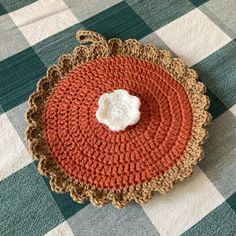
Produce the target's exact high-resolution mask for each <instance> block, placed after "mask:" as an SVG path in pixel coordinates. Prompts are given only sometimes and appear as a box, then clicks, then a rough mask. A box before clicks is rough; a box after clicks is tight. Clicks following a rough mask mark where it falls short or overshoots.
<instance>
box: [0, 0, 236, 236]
mask: <svg viewBox="0 0 236 236" xmlns="http://www.w3.org/2000/svg"><path fill="white" fill-rule="evenodd" d="M79 29H88V30H93V31H97V32H100V33H101V34H103V35H104V36H105V37H106V38H111V37H119V38H122V39H128V38H136V39H139V40H141V41H142V42H151V43H154V44H156V45H157V46H159V47H160V48H165V49H168V50H170V51H172V53H173V54H174V55H178V56H179V57H181V58H182V59H184V60H185V62H186V63H187V64H188V66H191V67H193V68H194V69H196V70H197V71H198V73H199V76H200V79H201V80H202V81H203V82H204V83H205V84H206V86H207V89H208V90H207V94H208V96H209V97H210V99H211V107H210V112H211V114H212V115H213V122H212V124H211V125H210V126H209V129H208V130H209V135H210V138H209V140H208V141H207V143H206V144H205V146H204V148H205V153H206V154H205V159H204V160H203V161H202V162H201V163H200V164H199V165H198V166H197V167H196V168H195V173H194V174H193V176H192V177H191V178H190V180H189V181H187V182H183V183H181V184H178V185H177V186H176V188H175V189H174V190H173V192H171V193H169V194H167V195H160V194H155V196H154V198H153V199H152V200H151V202H149V203H148V204H143V205H138V204H135V203H132V204H130V205H129V206H128V207H127V208H125V209H121V210H118V209H115V208H114V207H112V206H111V205H107V206H105V207H103V208H101V209H98V208H95V207H93V206H92V205H91V204H90V203H89V201H88V202H85V203H84V204H77V203H75V202H73V201H72V200H71V198H70V196H69V194H57V193H54V192H52V191H51V190H50V186H49V180H48V178H45V177H42V176H41V175H40V174H39V173H38V171H37V162H34V161H32V160H31V158H30V156H29V154H28V152H27V143H26V141H25V137H24V133H25V129H26V126H27V125H26V122H25V119H24V114H25V112H26V111H27V107H28V105H27V99H28V97H29V95H30V94H31V93H32V92H33V91H34V90H35V89H36V83H37V81H38V80H39V79H40V78H41V77H42V76H43V75H44V74H45V73H46V69H47V67H49V66H50V65H51V64H54V63H56V61H57V58H58V57H59V56H60V55H61V54H63V53H66V52H71V51H72V49H73V48H74V47H76V46H77V45H78V42H77V41H76V39H75V33H76V31H77V30H79ZM235 36H236V1H235V0H225V1H222V0H211V1H206V0H199V1H198V0H181V1H176V0H168V1H166V0H125V1H121V0H39V1H34V0H18V1H17V0H1V1H0V111H1V113H0V235H1V236H5V235H7V236H15V235H17V236H20V235H22V236H31V235H33V236H34V235H45V234H46V235H55V236H60V235H61V236H67V235H68V236H72V235H78V236H83V235H84V236H90V235H96V236H97V235H98V236H106V235H107V236H110V235H111V236H113V235H121V236H126V235H128V236H132V235H134V236H136V235H140V236H151V235H153V236H154V235H163V236H175V235H191V236H192V235H207V236H211V235H219V236H221V235H223V236H228V235H232V236H233V235H236V105H235V103H236V41H235Z"/></svg>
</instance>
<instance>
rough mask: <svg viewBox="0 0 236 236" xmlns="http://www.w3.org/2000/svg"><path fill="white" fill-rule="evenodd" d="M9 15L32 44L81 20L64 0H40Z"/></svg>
mask: <svg viewBox="0 0 236 236" xmlns="http://www.w3.org/2000/svg"><path fill="white" fill-rule="evenodd" d="M9 15H10V16H11V18H12V20H13V21H14V22H15V24H16V25H17V26H18V28H19V30H20V31H21V32H22V34H23V35H24V37H25V38H26V39H27V41H28V42H29V43H30V45H34V44H36V43H38V42H39V41H42V40H43V39H45V38H48V37H50V36H51V35H53V34H56V33H58V32H60V31H62V30H64V29H66V28H68V27H70V26H72V25H74V24H77V23H78V22H79V21H78V19H77V18H76V17H75V16H74V14H73V13H72V12H71V10H70V9H69V8H68V7H67V5H66V4H65V3H64V2H63V1H62V0H39V1H36V2H34V3H32V4H30V5H28V6H26V7H23V8H21V9H19V10H16V11H14V12H11V13H9Z"/></svg>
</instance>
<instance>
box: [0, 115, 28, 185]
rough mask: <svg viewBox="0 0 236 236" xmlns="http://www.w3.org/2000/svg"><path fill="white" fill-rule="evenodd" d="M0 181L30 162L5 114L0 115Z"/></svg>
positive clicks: (23, 146) (24, 148)
mask: <svg viewBox="0 0 236 236" xmlns="http://www.w3.org/2000/svg"><path fill="white" fill-rule="evenodd" d="M0 134H1V138H0V153H1V158H0V181H1V180H3V179H5V178H6V177H8V176H10V175H11V174H13V173H15V172H16V171H18V170H19V169H21V168H23V167H25V166H26V165H28V164H29V163H31V162H32V159H31V158H30V156H29V154H28V152H27V150H26V147H25V145H24V144H23V142H22V141H21V139H20V137H19V135H18V134H17V132H16V130H15V129H14V127H13V125H12V124H11V122H10V120H9V119H8V117H7V115H6V114H2V115H1V116H0Z"/></svg>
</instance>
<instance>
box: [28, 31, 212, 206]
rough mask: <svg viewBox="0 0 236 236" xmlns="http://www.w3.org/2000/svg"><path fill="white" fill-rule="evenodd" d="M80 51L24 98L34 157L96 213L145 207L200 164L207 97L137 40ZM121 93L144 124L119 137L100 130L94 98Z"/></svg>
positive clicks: (85, 34)
mask: <svg viewBox="0 0 236 236" xmlns="http://www.w3.org/2000/svg"><path fill="white" fill-rule="evenodd" d="M77 39H78V40H79V41H80V42H81V43H90V45H86V46H84V45H80V46H79V47H77V48H75V50H74V51H73V54H66V55H63V56H62V57H61V58H60V59H59V63H58V65H54V66H52V67H50V68H49V70H48V74H47V76H46V77H44V78H43V79H41V80H40V81H39V83H38V88H37V91H36V92H35V93H34V94H32V96H31V97H30V100H29V104H30V109H29V111H28V112H27V114H26V117H27V120H28V122H29V128H28V130H27V138H28V140H29V141H30V144H31V145H30V150H31V152H32V154H33V156H34V157H35V158H36V159H38V160H39V161H40V162H39V171H40V172H41V173H42V174H44V175H46V176H49V177H50V178H51V181H50V183H51V187H52V189H53V190H55V191H58V192H66V191H67V192H70V194H71V196H72V198H73V199H74V200H75V201H78V202H83V200H84V199H86V198H89V199H90V200H91V202H92V203H93V204H94V205H96V206H103V205H104V204H106V203H108V202H112V203H113V204H114V205H115V206H116V207H119V208H121V207H124V206H126V205H127V204H128V202H129V201H131V200H134V201H136V202H139V203H141V202H146V201H148V200H149V199H150V198H151V197H152V194H153V192H155V191H159V192H161V193H165V192H167V191H169V190H170V189H172V187H173V186H174V185H175V183H176V182H177V181H179V180H180V181H181V180H183V179H185V178H187V177H189V176H190V175H191V173H192V170H193V166H194V165H196V164H197V162H198V161H199V160H200V159H201V158H202V156H203V150H202V143H203V142H204V141H205V139H206V137H207V132H206V129H205V128H204V127H205V126H206V125H207V124H208V123H209V122H210V120H211V116H210V114H209V113H208V112H207V109H208V107H209V99H208V97H207V96H205V95H204V92H205V86H204V85H203V84H202V83H201V82H198V81H197V80H196V79H197V74H196V72H195V71H193V70H192V69H189V68H187V67H186V66H185V64H184V63H183V62H182V61H181V60H180V59H179V58H174V59H172V58H171V56H170V54H169V52H167V51H164V50H158V49H157V48H156V47H155V46H153V45H150V44H146V45H141V44H140V43H139V42H138V41H136V40H134V39H129V40H126V41H125V42H122V41H121V40H120V39H110V40H108V41H106V40H105V39H104V38H103V37H102V36H101V35H100V34H98V33H95V32H91V31H78V33H77ZM116 89H125V90H127V91H128V92H129V93H130V94H131V95H134V96H137V97H138V98H139V99H140V101H141V106H140V112H141V116H140V120H139V121H138V122H137V123H136V124H134V125H132V126H128V127H127V128H126V129H125V130H122V131H119V132H113V131H111V130H110V129H109V128H108V127H107V126H106V125H103V124H101V123H99V122H98V120H97V119H96V111H97V109H98V99H99V97H100V96H101V95H102V94H104V93H108V92H112V91H114V90H116Z"/></svg>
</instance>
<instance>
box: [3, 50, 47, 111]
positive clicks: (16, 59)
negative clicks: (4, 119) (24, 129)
mask: <svg viewBox="0 0 236 236" xmlns="http://www.w3.org/2000/svg"><path fill="white" fill-rule="evenodd" d="M45 73H46V68H45V66H44V64H43V63H42V61H41V60H40V58H39V57H38V56H37V54H36V53H35V51H34V50H33V49H32V48H27V49H25V50H23V51H21V52H19V53H17V54H15V55H14V56H12V57H9V58H7V59H5V60H3V61H0V85H1V86H0V105H1V106H2V108H3V110H4V111H7V110H10V109H11V108H13V107H15V106H17V105H19V104H21V103H22V102H24V101H26V100H27V99H28V97H29V95H30V94H31V93H32V92H33V91H34V90H35V89H36V83H37V81H38V80H39V79H40V78H41V77H42V76H43V75H44V74H45Z"/></svg>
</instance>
